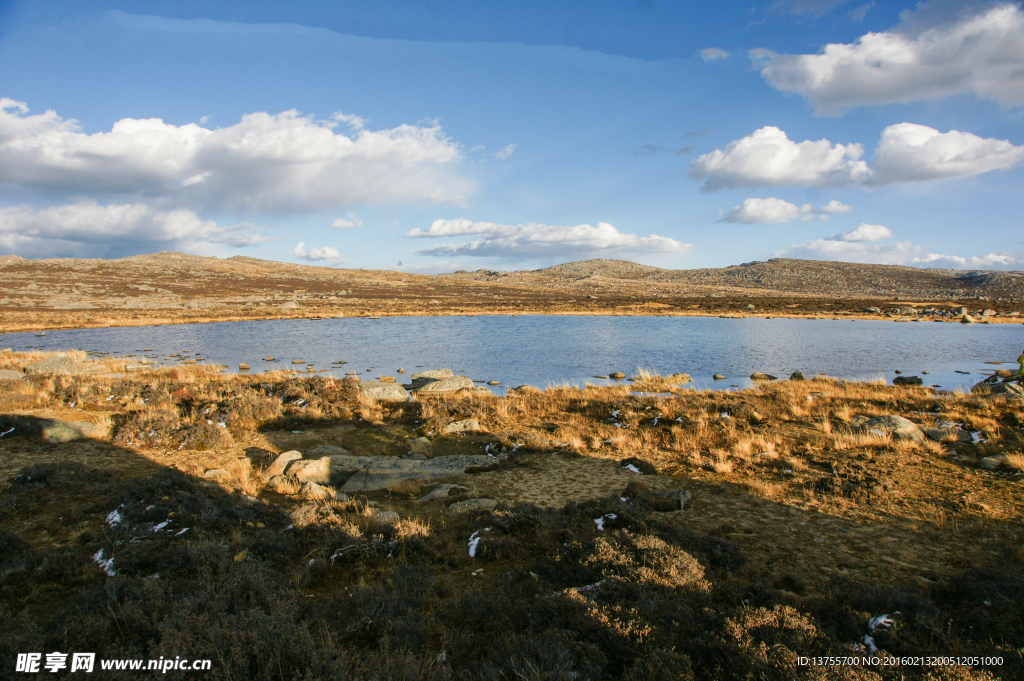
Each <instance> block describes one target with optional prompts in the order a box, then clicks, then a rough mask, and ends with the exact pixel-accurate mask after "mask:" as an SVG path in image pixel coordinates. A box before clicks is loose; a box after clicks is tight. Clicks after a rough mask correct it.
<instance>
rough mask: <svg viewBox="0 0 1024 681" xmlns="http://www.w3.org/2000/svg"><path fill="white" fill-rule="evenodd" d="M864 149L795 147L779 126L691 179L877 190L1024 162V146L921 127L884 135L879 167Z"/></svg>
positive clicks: (724, 153) (711, 160)
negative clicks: (865, 155) (866, 156)
mask: <svg viewBox="0 0 1024 681" xmlns="http://www.w3.org/2000/svg"><path fill="white" fill-rule="evenodd" d="M863 153H864V148H863V147H862V146H861V145H860V144H846V145H843V144H832V143H831V142H830V141H828V140H827V139H821V140H817V141H811V140H807V141H805V142H794V141H792V140H790V139H789V137H787V136H786V133H785V132H783V131H782V130H779V129H778V128H775V127H772V126H766V127H764V128H761V129H760V130H757V131H755V132H754V133H752V134H751V135H748V136H747V137H744V138H742V139H738V140H735V141H733V142H730V143H729V144H727V145H726V146H725V148H724V149H716V150H714V151H712V152H711V153H709V154H704V155H703V156H698V157H697V158H695V159H694V160H693V161H692V162H691V163H690V168H689V170H687V175H689V176H690V177H691V178H693V179H695V180H704V184H703V185H702V186H701V190H702V191H705V192H715V191H718V190H720V189H739V188H751V189H753V188H757V187H789V186H794V185H802V186H805V187H833V186H842V185H861V186H873V185H879V184H891V183H896V182H918V181H922V180H938V179H946V178H954V177H970V176H972V175H979V174H981V173H987V172H990V171H993V170H1010V169H1011V168H1014V167H1016V166H1017V165H1019V164H1020V163H1021V162H1022V161H1024V145H1022V146H1015V145H1013V144H1012V143H1010V142H1009V141H1007V140H997V139H992V138H983V137H978V136H977V135H973V134H971V133H969V132H960V131H959V130H950V131H949V132H945V133H942V132H939V131H938V130H935V129H934V128H929V127H928V126H925V125H917V124H915V123H898V124H896V125H890V126H889V127H887V128H885V129H884V130H883V131H882V134H881V137H880V138H879V141H878V146H877V148H876V149H875V153H874V157H873V158H872V166H871V167H869V166H868V164H867V162H866V161H863V160H861V156H862V155H863Z"/></svg>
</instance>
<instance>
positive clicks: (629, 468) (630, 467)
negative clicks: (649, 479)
mask: <svg viewBox="0 0 1024 681" xmlns="http://www.w3.org/2000/svg"><path fill="white" fill-rule="evenodd" d="M623 468H624V469H625V470H627V471H632V472H633V473H639V472H640V469H639V468H637V467H636V466H634V465H633V464H631V463H627V464H626V465H625V466H623Z"/></svg>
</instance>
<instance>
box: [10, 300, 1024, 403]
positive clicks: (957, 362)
mask: <svg viewBox="0 0 1024 681" xmlns="http://www.w3.org/2000/svg"><path fill="white" fill-rule="evenodd" d="M0 344H3V346H4V347H8V346H9V347H12V348H14V349H15V350H22V349H25V348H26V346H34V347H39V346H42V347H43V348H45V349H47V350H54V349H71V348H77V349H81V350H101V351H108V352H111V353H115V354H129V353H133V352H134V353H135V354H136V355H141V354H142V353H141V352H140V351H141V350H142V349H143V348H151V349H152V352H147V353H145V354H147V355H151V356H154V357H155V358H156V360H157V361H159V362H160V363H162V364H164V365H173V364H175V363H176V361H177V360H175V359H172V358H170V357H169V355H170V354H171V353H181V352H182V351H183V350H190V351H191V352H190V353H189V356H191V357H196V356H199V357H203V358H205V363H208V364H224V365H227V366H229V367H231V368H232V369H234V368H236V367H237V366H238V364H239V363H240V362H245V363H247V364H249V365H250V366H251V367H252V373H259V372H262V371H264V370H267V369H291V368H293V365H292V364H291V361H292V360H296V359H298V360H304V361H306V362H309V363H311V364H312V365H313V366H314V367H315V368H316V369H318V370H320V369H329V370H330V371H329V373H330V374H331V375H335V376H342V375H344V373H345V372H347V371H352V372H358V373H359V374H360V375H361V376H363V377H365V378H371V377H373V376H378V375H396V374H395V372H396V370H397V369H398V367H404V368H406V369H407V371H408V373H413V372H415V371H416V370H417V369H425V368H438V367H448V368H451V369H453V370H454V371H455V372H456V373H460V374H464V375H468V376H470V377H471V378H473V379H476V380H481V381H484V380H500V381H502V386H501V387H499V388H496V392H499V393H500V392H502V391H503V390H504V389H505V388H506V387H512V386H516V385H520V384H522V383H529V384H531V385H535V386H538V387H545V386H548V385H555V384H562V383H568V384H571V385H583V384H584V383H586V382H592V383H597V384H600V383H604V382H611V381H601V380H599V379H595V378H593V376H595V375H600V374H608V373H609V372H612V371H624V372H626V373H627V374H629V373H631V372H633V371H635V369H636V368H637V367H644V368H649V369H654V370H656V371H658V372H660V373H663V374H672V373H678V372H685V373H688V374H691V375H692V376H693V377H694V379H695V385H696V386H697V387H707V388H714V389H728V388H729V387H730V386H733V385H736V386H740V387H748V386H749V385H751V382H750V381H749V379H747V378H746V377H747V376H749V375H750V374H751V373H752V372H754V371H762V372H766V373H769V374H773V375H776V376H780V377H787V376H789V374H790V373H791V372H793V371H796V370H800V371H803V372H804V373H805V374H806V375H807V376H813V375H815V374H817V373H819V372H820V373H826V374H829V375H832V376H839V377H846V378H854V379H867V378H877V377H885V378H887V379H890V380H891V379H892V378H893V376H894V375H895V374H894V373H893V372H894V370H896V369H900V370H903V371H904V373H905V374H910V375H913V374H919V373H920V372H922V371H929V372H930V373H929V375H927V376H925V377H924V378H925V383H926V384H928V385H931V384H939V385H941V386H942V387H944V388H965V387H967V388H969V387H970V386H971V385H973V384H974V383H976V382H977V381H978V380H980V378H981V376H980V375H979V374H980V373H981V372H984V371H988V372H991V370H993V369H994V368H995V367H994V366H991V365H985V364H983V362H986V361H1005V362H1007V364H1006V365H1005V367H1004V368H1011V365H1010V361H1011V360H1012V359H1013V358H1014V357H1016V356H1017V355H1018V354H1019V353H1020V352H1021V349H1022V348H1024V325H1020V324H987V325H982V324H973V325H961V324H936V323H927V322H921V323H908V324H900V323H893V322H882V321H859V320H858V321H850V320H840V321H833V320H802V319H763V318H747V319H720V318H717V317H584V316H518V317H511V316H475V317H384V318H381V319H379V320H372V319H368V318H347V319H324V320H317V321H313V320H305V319H291V320H268V321H260V322H222V323H213V324H184V325H176V326H146V327H118V328H108V329H79V330H64V331H48V332H47V334H46V336H45V337H37V336H36V335H35V333H9V334H4V335H2V336H0ZM266 356H273V357H274V358H275V359H276V361H274V362H266V361H264V360H263V358H264V357H266ZM334 360H344V361H346V362H347V364H344V365H340V368H334V369H331V367H332V362H333V361H334ZM296 366H298V365H296ZM1013 366H1014V367H1015V364H1014V365H1013ZM956 370H961V371H969V372H971V374H970V375H963V374H958V373H955V371H956ZM716 372H717V373H723V374H725V375H726V376H728V377H729V380H727V381H713V380H711V375H712V374H714V373H716ZM408 373H407V375H408Z"/></svg>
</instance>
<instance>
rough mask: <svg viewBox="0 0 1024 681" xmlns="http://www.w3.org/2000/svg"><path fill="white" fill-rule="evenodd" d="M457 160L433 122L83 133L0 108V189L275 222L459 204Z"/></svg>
mask: <svg viewBox="0 0 1024 681" xmlns="http://www.w3.org/2000/svg"><path fill="white" fill-rule="evenodd" d="M340 123H344V124H347V125H348V127H349V131H348V134H345V133H342V132H337V131H335V128H336V127H337V126H338V124H340ZM460 158H461V152H460V147H459V145H458V144H456V143H454V142H453V141H452V140H450V139H449V138H448V137H446V136H445V135H444V133H443V132H442V130H441V128H440V127H439V126H438V125H436V124H430V125H400V126H398V127H396V128H391V129H387V130H377V131H371V130H366V129H365V127H364V123H363V121H362V120H361V119H359V118H357V117H353V116H347V115H343V114H335V116H333V117H332V118H331V119H330V120H327V121H318V120H314V119H313V118H312V117H311V116H302V115H300V114H299V113H298V112H297V111H294V110H292V111H285V112H283V113H279V114H276V115H271V114H268V113H251V114H246V115H245V116H243V117H242V119H241V121H240V122H239V123H236V124H235V125H231V126H228V127H224V128H216V129H209V128H204V127H202V126H201V125H197V124H194V123H189V124H186V125H181V126H175V125H170V124H167V123H164V122H163V121H162V120H160V119H158V118H151V119H144V120H140V119H131V118H126V119H123V120H120V121H118V122H117V123H115V124H114V125H113V127H112V128H111V130H110V132H97V133H94V134H86V133H84V132H82V131H81V128H80V126H79V125H78V123H77V121H75V120H64V119H62V118H61V117H60V116H58V115H57V113H56V112H54V111H46V112H45V113H41V114H35V115H30V114H29V112H28V107H27V106H26V105H25V104H24V103H22V102H16V101H14V100H11V99H6V98H3V99H0V182H4V183H10V184H15V185H21V186H26V187H43V188H48V189H57V190H63V191H72V192H103V193H108V194H131V195H143V196H150V197H155V198H157V199H159V200H161V201H163V202H164V203H170V204H172V205H179V206H185V207H191V208H201V207H218V208H228V209H244V210H254V211H255V210H260V211H272V212H277V213H283V214H297V213H308V212H315V211H319V210H323V209H329V208H338V207H344V206H348V205H351V204H353V203H358V202H367V201H386V200H400V201H428V202H436V203H454V204H458V205H461V204H462V203H463V201H464V195H465V194H466V193H467V192H468V191H469V190H471V189H472V187H471V185H470V184H469V183H468V182H467V181H466V180H464V179H463V178H461V177H459V176H458V175H456V174H455V173H454V171H453V170H452V167H453V166H454V163H455V162H456V161H458V160H459V159H460Z"/></svg>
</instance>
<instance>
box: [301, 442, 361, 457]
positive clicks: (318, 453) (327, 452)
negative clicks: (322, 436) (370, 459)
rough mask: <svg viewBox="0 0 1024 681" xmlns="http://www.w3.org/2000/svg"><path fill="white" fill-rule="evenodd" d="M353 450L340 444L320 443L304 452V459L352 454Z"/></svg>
mask: <svg viewBox="0 0 1024 681" xmlns="http://www.w3.org/2000/svg"><path fill="white" fill-rule="evenodd" d="M351 455H352V452H350V451H348V450H347V449H345V448H344V447H339V446H338V445H319V446H317V447H313V449H310V450H308V451H306V452H305V453H303V455H302V456H301V457H300V458H303V459H322V458H324V457H325V456H351Z"/></svg>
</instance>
